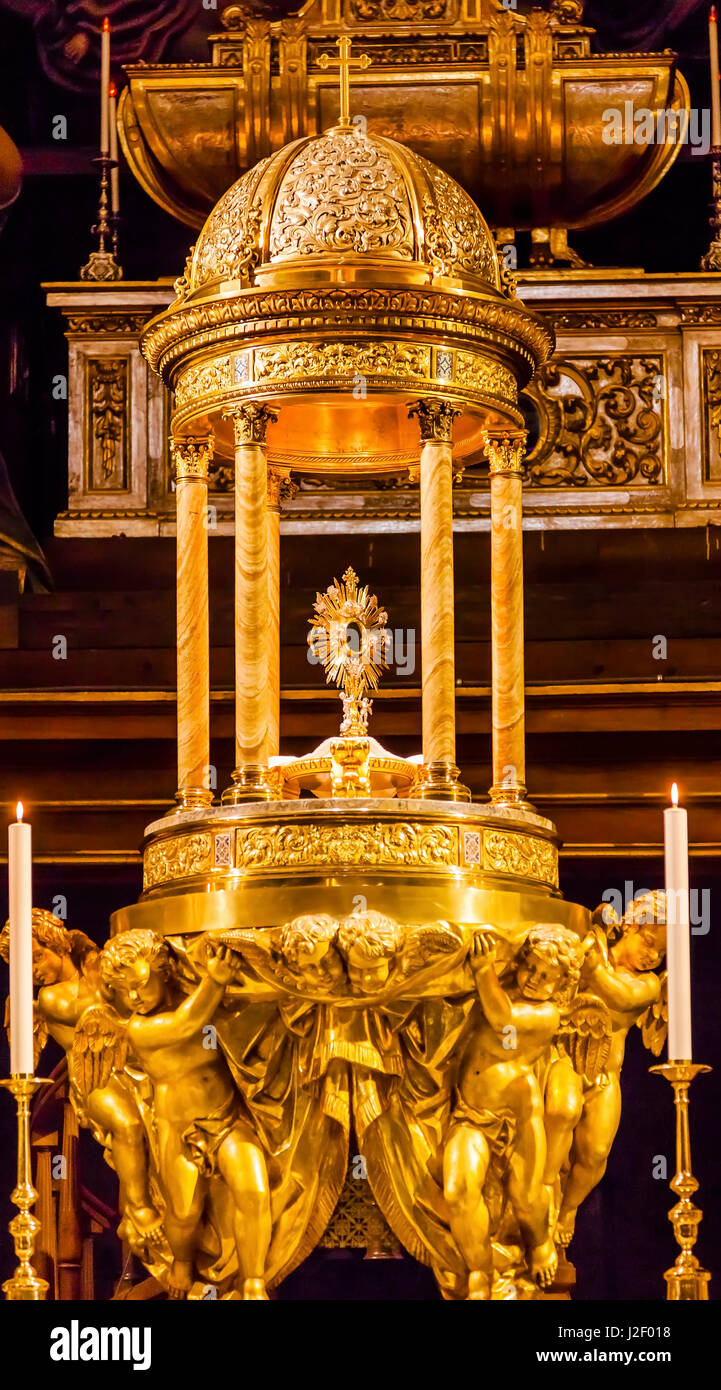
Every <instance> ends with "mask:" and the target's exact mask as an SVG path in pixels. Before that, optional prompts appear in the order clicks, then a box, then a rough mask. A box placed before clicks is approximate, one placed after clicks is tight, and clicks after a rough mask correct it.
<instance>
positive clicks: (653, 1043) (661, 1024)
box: [636, 970, 668, 1057]
mask: <svg viewBox="0 0 721 1390" xmlns="http://www.w3.org/2000/svg"><path fill="white" fill-rule="evenodd" d="M659 983H660V985H661V993H660V994H659V996H658V999H654V1001H653V1003H652V1004H649V1006H648V1008H647V1009H644V1011H643V1013H642V1014H641V1017H640V1018H637V1019H636V1027H637V1028H640V1029H641V1038H642V1039H643V1045H644V1047H647V1048H648V1050H649V1052H650V1053H652V1055H653V1056H654V1057H660V1055H661V1052H662V1050H663V1045H664V1043H665V1041H666V1034H667V1032H668V975H667V973H666V971H665V970H664V972H663V974H662V975H660V976H659Z"/></svg>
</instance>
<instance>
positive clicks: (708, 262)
mask: <svg viewBox="0 0 721 1390" xmlns="http://www.w3.org/2000/svg"><path fill="white" fill-rule="evenodd" d="M710 155H711V170H712V176H711V177H712V193H711V203H710V207H711V216H710V217H709V226H710V227H711V228H712V229H713V234H714V235H713V240H712V242H711V245H710V246H709V249H708V251H707V252H706V254H705V256H702V257H701V269H702V270H721V145H713V146H712V147H711V150H710Z"/></svg>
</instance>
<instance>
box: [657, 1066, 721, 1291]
mask: <svg viewBox="0 0 721 1390" xmlns="http://www.w3.org/2000/svg"><path fill="white" fill-rule="evenodd" d="M650 1070H651V1071H652V1072H655V1073H656V1074H657V1075H658V1076H665V1078H666V1080H667V1081H668V1082H670V1084H671V1085H672V1086H673V1094H674V1102H675V1108H676V1173H675V1176H674V1177H673V1178H672V1180H671V1184H670V1186H671V1191H672V1192H675V1193H676V1195H677V1196H678V1198H679V1200H678V1202H677V1203H676V1205H675V1206H673V1207H672V1208H671V1210H670V1212H669V1214H668V1219H669V1221H671V1222H672V1223H673V1233H674V1235H675V1237H676V1242H677V1244H678V1245H679V1247H680V1250H679V1254H678V1255H677V1257H676V1263H675V1264H674V1265H673V1266H672V1268H671V1269H667V1270H666V1272H665V1274H664V1276H663V1277H664V1279H665V1280H666V1300H667V1302H705V1301H706V1300H707V1299H708V1286H709V1283H710V1280H711V1275H710V1273H709V1271H708V1270H706V1269H703V1268H702V1266H701V1265H700V1264H699V1261H698V1258H697V1256H696V1255H694V1253H693V1247H694V1245H695V1244H696V1240H697V1238H698V1228H699V1225H700V1223H701V1220H702V1218H703V1212H702V1211H701V1208H700V1207H697V1206H696V1205H695V1204H694V1202H693V1201H692V1200H691V1199H692V1197H693V1194H694V1192H697V1191H698V1181H697V1179H696V1178H695V1177H694V1175H693V1173H692V1171H691V1136H690V1129H689V1094H688V1093H689V1088H690V1086H691V1082H692V1081H693V1079H694V1077H695V1076H699V1075H700V1073H701V1072H708V1071H710V1070H711V1068H710V1067H707V1066H705V1065H704V1064H703V1063H701V1062H686V1061H680V1062H678V1061H676V1062H663V1063H661V1064H660V1065H658V1066H655V1067H651V1068H650Z"/></svg>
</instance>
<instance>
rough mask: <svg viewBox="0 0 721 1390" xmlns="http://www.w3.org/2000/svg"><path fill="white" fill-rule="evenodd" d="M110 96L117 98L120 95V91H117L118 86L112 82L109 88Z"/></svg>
mask: <svg viewBox="0 0 721 1390" xmlns="http://www.w3.org/2000/svg"><path fill="white" fill-rule="evenodd" d="M108 94H109V95H110V96H111V97H116V96H117V95H118V89H117V87H116V85H115V83H114V82H111V83H110V87H109V88H108Z"/></svg>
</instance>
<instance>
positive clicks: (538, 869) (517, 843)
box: [484, 830, 558, 883]
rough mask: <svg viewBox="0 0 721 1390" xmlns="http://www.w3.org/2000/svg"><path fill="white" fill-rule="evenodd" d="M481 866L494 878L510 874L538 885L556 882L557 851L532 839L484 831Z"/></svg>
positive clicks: (510, 833)
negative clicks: (494, 876) (496, 875)
mask: <svg viewBox="0 0 721 1390" xmlns="http://www.w3.org/2000/svg"><path fill="white" fill-rule="evenodd" d="M484 866H485V868H486V869H492V870H493V871H494V873H497V874H514V875H518V876H520V877H523V878H533V879H538V880H539V881H540V882H541V883H557V882H558V850H557V849H556V847H555V845H552V844H551V843H550V841H548V840H539V839H538V838H536V837H535V836H532V835H519V834H516V833H514V832H513V831H507V830H487V831H486V833H485V836H484Z"/></svg>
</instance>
